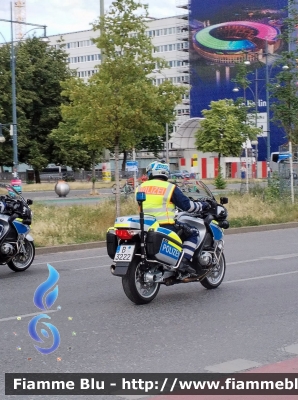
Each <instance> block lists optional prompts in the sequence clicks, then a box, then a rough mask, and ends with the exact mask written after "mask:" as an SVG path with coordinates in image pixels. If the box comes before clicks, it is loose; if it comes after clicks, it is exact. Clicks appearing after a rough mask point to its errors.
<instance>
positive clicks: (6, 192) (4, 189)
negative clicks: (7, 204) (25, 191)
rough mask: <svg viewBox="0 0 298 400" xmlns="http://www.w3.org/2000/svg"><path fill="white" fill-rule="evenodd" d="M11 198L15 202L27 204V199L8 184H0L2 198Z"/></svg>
mask: <svg viewBox="0 0 298 400" xmlns="http://www.w3.org/2000/svg"><path fill="white" fill-rule="evenodd" d="M2 196H4V197H10V198H11V199H13V200H21V201H22V202H23V203H26V201H25V199H24V198H23V197H22V196H21V195H20V194H19V193H18V192H17V191H16V190H15V189H14V188H13V187H12V186H10V185H8V184H6V183H0V198H1V197H2Z"/></svg>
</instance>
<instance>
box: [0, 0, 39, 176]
mask: <svg viewBox="0 0 298 400" xmlns="http://www.w3.org/2000/svg"><path fill="white" fill-rule="evenodd" d="M0 21H2V22H9V23H10V35H11V37H10V70H11V95H12V127H13V135H12V143H13V172H15V173H16V174H17V173H18V166H19V159H18V128H17V124H18V122H17V100H16V99H17V96H16V71H15V65H16V60H15V48H14V37H13V24H14V23H15V24H22V25H30V26H34V27H35V28H37V29H43V30H44V38H45V39H46V25H39V24H31V23H29V22H21V21H14V20H13V19H12V2H11V3H10V19H2V18H1V19H0ZM27 33H28V32H27Z"/></svg>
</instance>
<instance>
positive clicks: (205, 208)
mask: <svg viewBox="0 0 298 400" xmlns="http://www.w3.org/2000/svg"><path fill="white" fill-rule="evenodd" d="M200 203H201V204H202V211H207V210H209V208H211V205H210V204H209V203H207V201H201V202H200Z"/></svg>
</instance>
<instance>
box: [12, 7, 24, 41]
mask: <svg viewBox="0 0 298 400" xmlns="http://www.w3.org/2000/svg"><path fill="white" fill-rule="evenodd" d="M14 18H15V21H18V22H26V0H15V1H14ZM23 36H24V25H23V24H17V23H16V24H15V38H16V39H18V40H20V39H22V38H23Z"/></svg>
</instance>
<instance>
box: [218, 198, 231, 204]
mask: <svg viewBox="0 0 298 400" xmlns="http://www.w3.org/2000/svg"><path fill="white" fill-rule="evenodd" d="M228 202H229V199H228V198H227V197H221V198H220V204H228Z"/></svg>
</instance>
